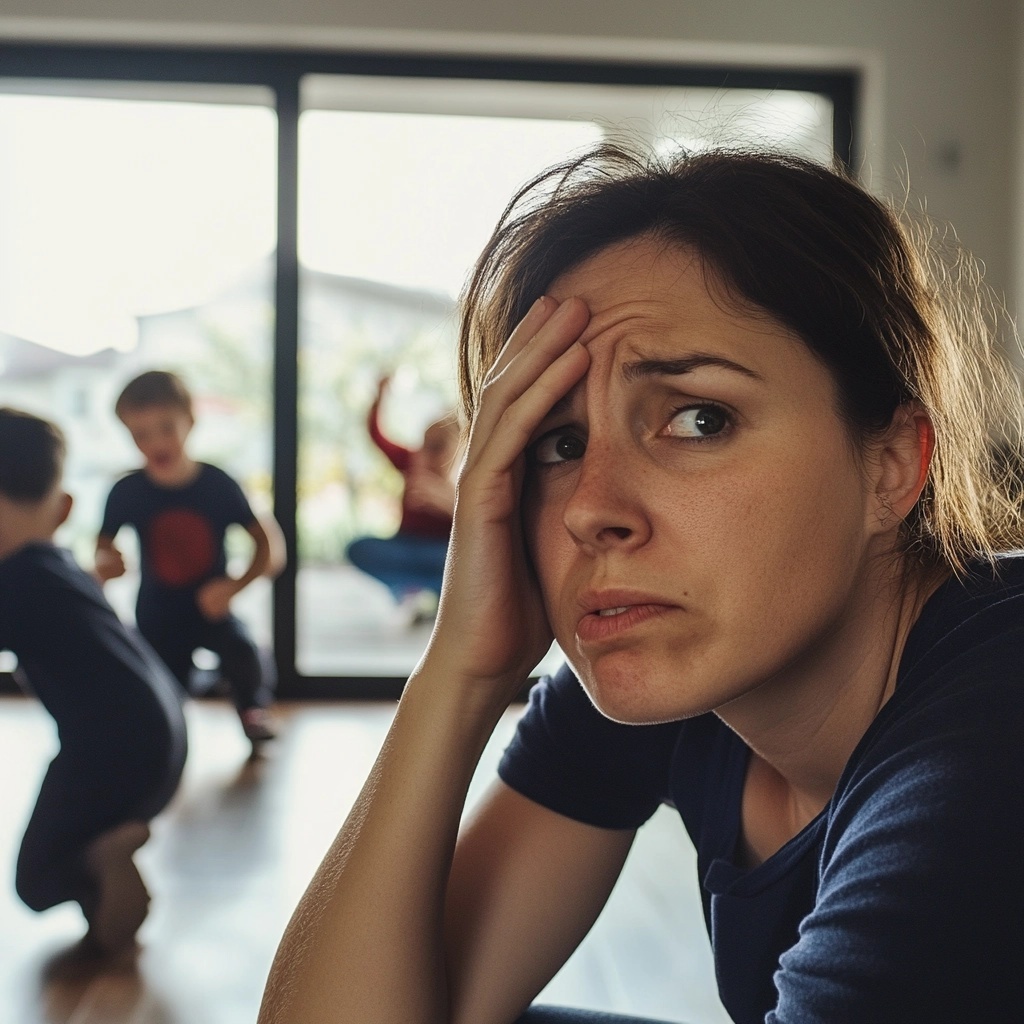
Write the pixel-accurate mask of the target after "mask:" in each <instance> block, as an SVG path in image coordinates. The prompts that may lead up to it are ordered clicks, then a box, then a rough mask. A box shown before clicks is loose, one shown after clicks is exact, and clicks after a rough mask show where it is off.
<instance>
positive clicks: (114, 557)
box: [94, 545, 125, 583]
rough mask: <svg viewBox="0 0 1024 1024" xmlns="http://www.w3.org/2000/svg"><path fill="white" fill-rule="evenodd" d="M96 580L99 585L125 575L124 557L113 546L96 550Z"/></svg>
mask: <svg viewBox="0 0 1024 1024" xmlns="http://www.w3.org/2000/svg"><path fill="white" fill-rule="evenodd" d="M94 571H95V573H96V578H97V579H98V580H99V581H100V583H106V582H107V580H113V579H117V577H118V576H123V575H124V574H125V564H124V555H122V554H121V552H120V551H118V549H117V548H115V547H114V546H113V545H110V546H109V547H101V548H97V549H96V565H95V570H94Z"/></svg>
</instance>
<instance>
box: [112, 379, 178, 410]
mask: <svg viewBox="0 0 1024 1024" xmlns="http://www.w3.org/2000/svg"><path fill="white" fill-rule="evenodd" d="M154 405H170V406H174V407H175V408H178V409H181V410H182V412H185V413H188V415H189V416H191V415H192V395H191V393H190V392H189V390H188V388H187V387H185V382H184V381H183V380H182V379H181V378H180V377H179V376H178V375H177V374H176V373H171V372H170V371H169V370H147V371H146V372H145V373H140V374H139V376H138V377H135V378H133V379H132V380H130V381H129V382H128V383H127V384H126V385H125V386H124V389H123V390H122V392H121V394H120V395H118V396H117V401H116V402H115V403H114V413H115V415H116V416H117V418H118V419H120V420H123V419H124V414H125V413H126V412H131V411H133V410H137V409H149V408H152V407H153V406H154Z"/></svg>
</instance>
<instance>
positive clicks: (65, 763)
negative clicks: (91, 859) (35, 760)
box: [14, 753, 107, 911]
mask: <svg viewBox="0 0 1024 1024" xmlns="http://www.w3.org/2000/svg"><path fill="white" fill-rule="evenodd" d="M79 780H80V772H78V771H76V768H75V766H74V765H73V764H71V763H69V759H68V758H67V756H66V755H64V754H63V753H60V754H58V755H57V756H56V757H55V758H54V759H53V761H51V762H50V766H49V768H47V770H46V775H45V776H44V777H43V783H42V785H41V786H40V788H39V796H38V797H37V798H36V805H35V808H34V809H33V811H32V816H31V817H30V818H29V821H28V826H27V827H26V829H25V836H24V838H23V839H22V842H21V850H20V851H19V853H18V863H17V867H16V868H15V875H14V887H15V890H16V891H17V893H18V896H19V897H21V900H22V902H23V903H24V904H25V905H26V906H27V907H29V908H30V909H32V910H36V911H43V910H49V909H50V907H55V906H57V905H58V904H60V903H64V902H66V901H67V900H79V899H81V898H82V897H83V896H87V895H88V891H89V883H88V878H87V875H86V871H85V865H84V863H83V861H82V854H83V852H84V850H85V847H86V846H87V845H88V843H89V841H90V839H92V838H94V837H95V836H97V835H99V833H100V832H101V831H102V830H103V826H104V825H105V824H107V823H106V822H94V821H92V820H91V815H90V814H89V813H88V812H89V811H90V808H91V801H89V799H88V794H87V793H84V792H82V788H83V787H82V785H81V783H80V781H79Z"/></svg>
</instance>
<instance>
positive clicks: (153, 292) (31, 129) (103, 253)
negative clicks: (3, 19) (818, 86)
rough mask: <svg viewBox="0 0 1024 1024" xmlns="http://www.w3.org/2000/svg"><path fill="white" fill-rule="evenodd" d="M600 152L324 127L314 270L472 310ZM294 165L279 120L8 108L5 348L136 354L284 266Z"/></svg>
mask: <svg viewBox="0 0 1024 1024" xmlns="http://www.w3.org/2000/svg"><path fill="white" fill-rule="evenodd" d="M698 93H700V91H699V90H695V91H694V95H697V94H698ZM712 95H713V97H714V107H715V108H716V109H718V110H719V111H720V112H724V113H725V115H726V124H727V126H729V127H730V130H732V131H733V132H736V131H739V133H740V134H741V135H743V134H744V133H748V134H749V133H750V132H753V133H754V136H755V137H759V138H762V139H770V138H771V137H772V136H773V135H778V139H777V140H776V141H783V140H785V141H788V142H793V143H795V142H797V141H798V140H799V139H801V138H802V137H803V135H806V134H807V133H810V134H811V135H813V134H814V132H815V131H817V132H818V133H819V134H820V131H821V129H820V125H821V124H822V123H824V122H823V121H822V119H821V118H822V114H821V111H820V110H816V109H815V104H818V105H819V106H820V104H821V102H822V101H821V98H820V97H817V98H815V97H808V96H806V95H801V94H784V93H779V94H776V95H774V96H770V95H769V96H766V97H758V96H756V95H755V94H752V93H748V92H744V91H740V90H736V91H734V92H729V91H726V92H725V93H721V92H715V91H712ZM709 103H710V101H709ZM659 116H660V117H661V118H662V120H665V121H666V123H667V122H670V121H671V115H665V114H662V115H659ZM747 122H749V124H748V123H747ZM682 123H683V122H681V123H680V127H681V126H682ZM809 126H810V127H809ZM668 131H669V135H670V136H672V137H674V138H677V139H678V138H680V137H681V133H680V132H679V131H676V130H674V129H669V130H668ZM655 134H656V135H657V132H656V133H655ZM600 138H601V130H600V128H599V127H598V125H597V124H596V123H594V122H591V121H568V120H540V119H537V120H526V119H518V118H509V117H500V118H499V117H453V116H441V115H429V114H392V113H362V112H347V111H328V110H311V111H308V112H306V113H305V114H304V115H303V117H302V121H301V126H300V192H299V204H300V215H299V255H300V259H301V260H302V262H303V263H304V264H305V265H306V266H309V267H313V268H316V269H320V270H326V271H330V272H332V273H337V274H346V275H351V276H354V277H364V278H369V279H372V280H378V281H385V282H389V283H392V284H397V285H402V286H406V287H410V288H423V289H428V290H432V291H438V292H444V293H447V294H449V295H451V296H454V295H456V294H457V293H458V291H459V289H460V287H461V285H462V283H463V280H464V278H465V275H466V273H467V270H468V269H469V267H470V266H471V264H472V262H473V260H474V259H475V257H476V255H477V253H478V252H479V251H480V249H481V248H482V246H483V244H484V242H485V241H486V239H487V237H488V235H489V234H490V232H491V229H492V228H493V227H494V224H495V222H496V221H497V219H498V216H499V215H500V213H501V211H502V209H503V208H504V205H505V203H506V202H507V200H508V199H509V198H510V197H511V195H512V194H513V193H514V192H515V190H516V189H517V188H518V187H519V186H520V185H521V184H523V183H524V182H525V181H526V180H527V179H529V178H530V177H531V176H532V175H533V174H535V173H536V172H538V171H539V170H541V169H543V168H545V167H547V166H549V165H551V164H553V163H555V162H557V161H559V160H562V159H563V158H565V157H566V156H568V155H570V154H572V153H576V152H579V151H581V150H582V149H585V148H586V147H588V146H590V145H591V144H593V143H594V142H597V141H599V139H600ZM824 139H825V141H826V145H827V140H828V135H827V133H826V134H825V135H824ZM652 141H654V143H655V144H656V145H660V144H661V142H664V139H661V140H659V139H658V138H657V137H655V138H654V139H652ZM275 147H276V119H275V116H274V114H273V112H272V111H271V110H269V109H268V108H266V107H260V106H253V105H238V106H226V105H216V104H201V103H182V102H151V101H141V100H112V99H93V98H85V97H77V98H64V97H59V96H32V95H20V94H4V93H0V225H2V230H0V331H6V332H8V333H11V334H14V335H18V336H21V337H24V338H27V339H29V340H31V341H35V342H37V343H40V344H43V345H48V346H50V347H52V348H56V349H61V350H63V351H67V352H76V353H87V352H92V351H96V350H98V349H101V348H105V347H108V346H113V347H117V348H123V349H129V348H131V347H132V346H133V345H134V344H135V341H136V326H135V319H134V318H135V316H136V315H139V314H145V313H155V312H162V311H167V310H174V309H181V308H184V307H188V306H193V305H197V304H200V303H202V302H203V301H204V300H206V299H208V298H210V297H212V296H214V295H216V294H217V293H218V292H219V291H221V290H222V289H224V288H226V287H227V286H229V285H231V284H232V283H234V282H236V281H237V280H238V279H239V278H241V277H242V276H243V275H244V274H245V273H246V272H247V271H248V270H249V269H250V268H252V267H254V266H255V265H256V264H258V263H259V261H260V260H261V259H263V258H265V257H266V256H267V255H268V254H269V253H271V252H272V251H273V248H274V242H275V190H276V184H275V176H276V154H275Z"/></svg>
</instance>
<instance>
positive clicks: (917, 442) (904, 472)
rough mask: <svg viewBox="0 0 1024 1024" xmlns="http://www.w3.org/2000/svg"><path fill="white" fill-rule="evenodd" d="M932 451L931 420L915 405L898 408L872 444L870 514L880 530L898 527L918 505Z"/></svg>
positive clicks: (908, 404) (909, 404)
mask: <svg viewBox="0 0 1024 1024" xmlns="http://www.w3.org/2000/svg"><path fill="white" fill-rule="evenodd" d="M934 448H935V430H934V428H933V427H932V421H931V419H930V417H929V416H928V413H927V412H926V411H925V410H924V409H923V408H922V407H921V406H920V405H919V404H918V403H917V402H907V403H905V404H904V405H901V406H900V407H899V408H898V409H897V410H896V412H895V413H894V414H893V418H892V422H891V423H890V424H889V426H888V427H887V428H886V430H885V431H884V433H883V434H882V435H881V436H880V437H879V438H877V439H876V440H875V441H874V442H873V443H872V445H871V459H870V474H871V478H872V483H873V486H874V498H875V502H874V503H873V504H874V510H873V511H874V515H875V518H876V520H877V525H878V527H880V528H881V530H883V531H884V530H889V529H892V528H893V527H895V526H897V525H898V524H899V523H901V522H902V521H903V520H904V519H906V517H907V516H908V515H909V514H910V510H911V509H912V508H913V507H914V505H915V504H917V499H918V498H919V497H920V496H921V491H922V490H924V485H925V482H926V481H927V479H928V469H929V466H930V465H931V461H932V451H933V450H934Z"/></svg>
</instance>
